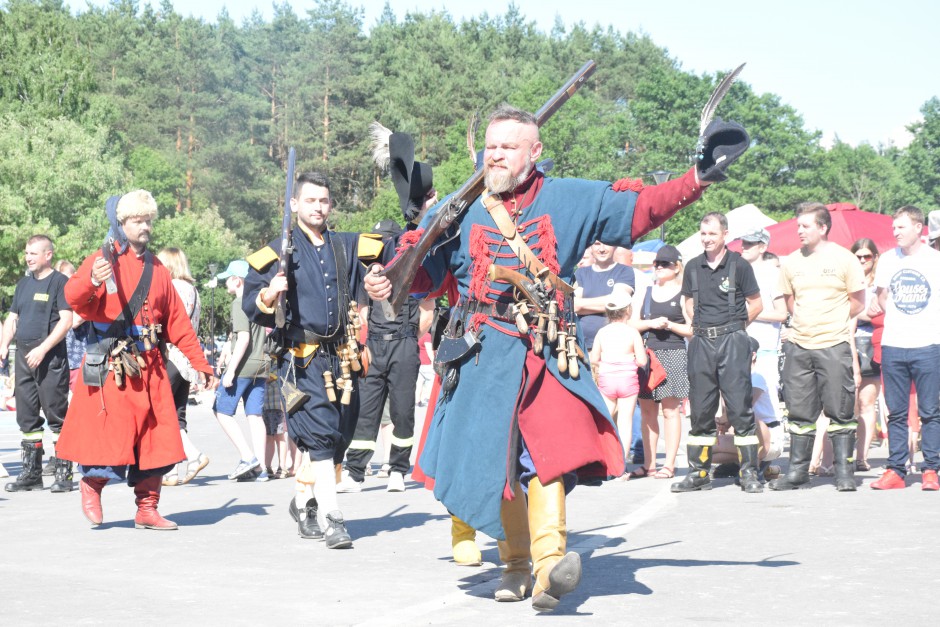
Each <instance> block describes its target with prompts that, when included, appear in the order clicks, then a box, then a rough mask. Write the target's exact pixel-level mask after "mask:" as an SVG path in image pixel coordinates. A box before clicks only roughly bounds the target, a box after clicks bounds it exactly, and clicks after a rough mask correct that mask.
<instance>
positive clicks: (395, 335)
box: [369, 329, 418, 342]
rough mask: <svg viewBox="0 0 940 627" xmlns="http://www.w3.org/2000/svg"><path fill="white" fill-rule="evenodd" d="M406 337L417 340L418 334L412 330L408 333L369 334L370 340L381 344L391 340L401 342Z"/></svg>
mask: <svg viewBox="0 0 940 627" xmlns="http://www.w3.org/2000/svg"><path fill="white" fill-rule="evenodd" d="M408 337H414V338H417V337H418V334H417V333H415V331H414V330H413V329H412V330H410V331H405V332H404V333H369V339H370V340H381V341H383V342H391V341H392V340H403V339H405V338H408Z"/></svg>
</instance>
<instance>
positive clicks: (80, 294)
mask: <svg viewBox="0 0 940 627" xmlns="http://www.w3.org/2000/svg"><path fill="white" fill-rule="evenodd" d="M100 256H101V251H100V250H98V251H95V252H94V253H92V254H91V255H88V256H87V257H85V260H84V261H83V262H82V265H81V266H80V267H79V268H78V270H76V271H75V274H73V275H72V276H71V277H69V280H68V281H67V282H66V284H65V301H66V302H67V303H68V304H69V306H70V307H71V308H72V311H74V312H75V313H77V314H78V315H79V316H81V317H82V318H84V319H85V320H97V321H98V322H103V321H105V320H100V319H99V318H98V316H97V315H96V314H97V313H98V309H99V306H100V305H101V304H102V303H101V296H102V295H103V294H104V293H105V286H104V284H101V285H99V286H98V287H95V286H94V285H92V283H91V266H92V265H93V264H94V263H95V259H97V258H98V257H100Z"/></svg>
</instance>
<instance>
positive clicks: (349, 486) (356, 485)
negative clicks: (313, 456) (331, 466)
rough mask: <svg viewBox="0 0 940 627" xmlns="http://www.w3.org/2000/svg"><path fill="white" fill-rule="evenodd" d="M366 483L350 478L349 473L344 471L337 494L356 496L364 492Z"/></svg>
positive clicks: (337, 485) (337, 486)
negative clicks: (363, 486) (363, 485)
mask: <svg viewBox="0 0 940 627" xmlns="http://www.w3.org/2000/svg"><path fill="white" fill-rule="evenodd" d="M363 483H365V481H356V480H355V479H353V478H352V477H350V476H349V472H348V471H346V470H344V471H343V479H342V481H340V482H339V483H337V484H336V492H337V493H341V494H356V493H357V492H362V484H363Z"/></svg>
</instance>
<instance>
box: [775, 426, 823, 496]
mask: <svg viewBox="0 0 940 627" xmlns="http://www.w3.org/2000/svg"><path fill="white" fill-rule="evenodd" d="M815 439H816V436H815V434H813V433H791V434H790V468H789V470H787V474H786V475H784V476H783V477H780V478H779V479H774V480H773V481H771V482H770V489H771V490H795V489H796V488H799V487H800V486H801V485H803V484H805V483H808V482H809V463H810V458H811V457H812V456H813V440H815Z"/></svg>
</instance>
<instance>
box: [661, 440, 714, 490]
mask: <svg viewBox="0 0 940 627" xmlns="http://www.w3.org/2000/svg"><path fill="white" fill-rule="evenodd" d="M686 451H687V452H688V453H687V454H688V458H689V474H687V475H686V476H685V477H683V478H682V481H677V482H676V483H674V484H672V487H671V488H670V489H671V490H672V491H673V492H695V491H696V490H711V489H712V480H711V478H710V477H709V476H708V471H709V470H711V467H712V447H711V446H708V445H704V444H687V445H686Z"/></svg>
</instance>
